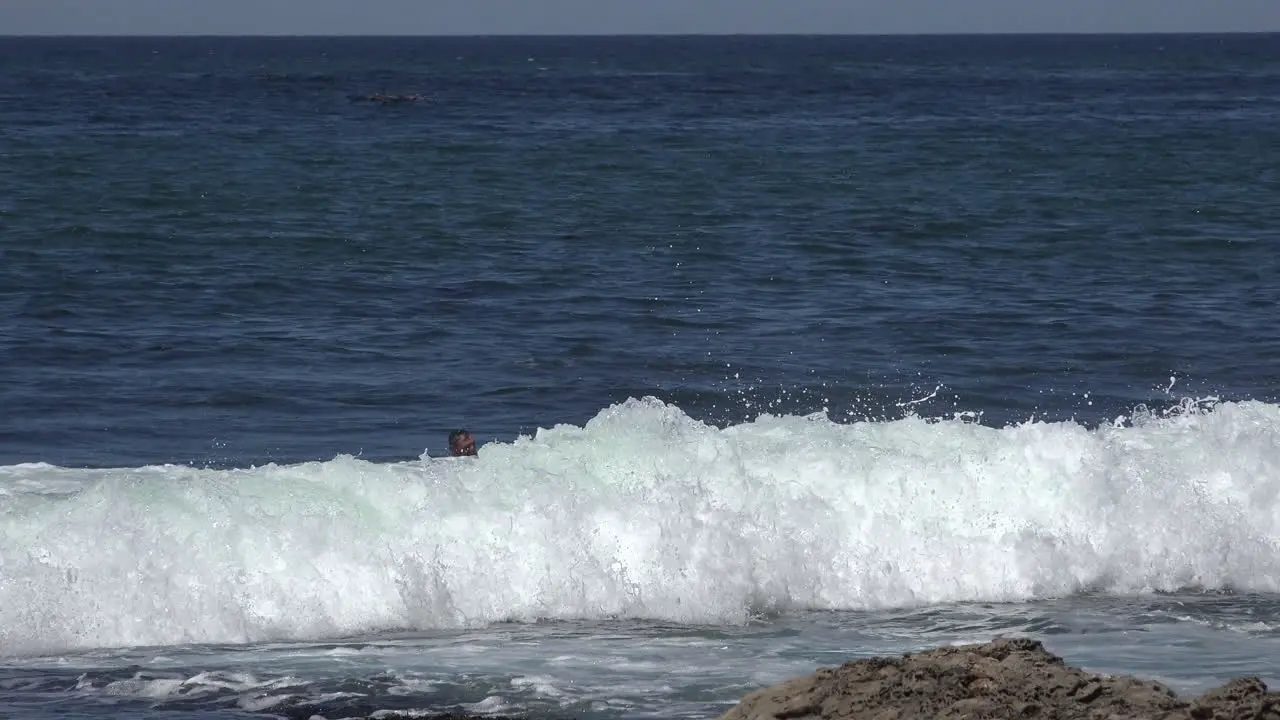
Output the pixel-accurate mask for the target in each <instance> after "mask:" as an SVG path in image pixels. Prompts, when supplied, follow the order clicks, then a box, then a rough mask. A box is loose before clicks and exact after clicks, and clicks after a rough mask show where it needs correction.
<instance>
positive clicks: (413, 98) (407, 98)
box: [354, 93, 428, 105]
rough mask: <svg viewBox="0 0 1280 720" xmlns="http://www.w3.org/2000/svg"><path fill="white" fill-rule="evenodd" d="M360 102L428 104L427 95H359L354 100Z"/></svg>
mask: <svg viewBox="0 0 1280 720" xmlns="http://www.w3.org/2000/svg"><path fill="white" fill-rule="evenodd" d="M354 99H355V100H356V101H358V102H376V103H381V104H383V105H395V104H399V103H413V102H426V101H427V100H428V98H427V96H426V95H418V94H416V93H415V94H412V95H386V94H383V93H373V94H372V95H357V96H356V97H355V98H354Z"/></svg>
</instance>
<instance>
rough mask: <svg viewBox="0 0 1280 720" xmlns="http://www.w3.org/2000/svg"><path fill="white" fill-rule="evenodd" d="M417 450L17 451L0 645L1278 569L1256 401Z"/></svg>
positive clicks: (1268, 429)
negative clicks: (274, 457)
mask: <svg viewBox="0 0 1280 720" xmlns="http://www.w3.org/2000/svg"><path fill="white" fill-rule="evenodd" d="M429 451H430V448H428V450H427V451H424V452H423V454H422V456H421V457H420V458H418V459H416V460H413V461H408V462H389V463H374V462H368V461H365V460H362V459H360V458H358V457H352V456H349V455H340V456H337V457H334V458H333V459H331V460H329V461H326V462H307V463H300V464H292V465H275V464H269V465H264V466H256V467H245V468H233V469H206V468H198V467H189V466H180V465H162V466H146V467H132V468H99V469H83V468H62V467H55V466H51V465H48V464H42V463H34V464H21V465H13V466H8V467H3V468H0V654H2V655H3V656H4V657H9V658H14V659H17V658H22V657H35V656H44V655H56V654H59V653H74V652H84V651H90V650H93V649H103V648H136V647H154V646H173V647H189V646H196V645H200V644H211V643H212V644H232V645H234V644H260V643H269V642H286V641H291V642H300V641H318V640H323V639H331V638H343V637H349V636H355V635H362V636H368V635H376V634H378V633H391V632H413V631H417V632H422V631H468V630H475V629H479V628H485V627H491V626H493V625H494V624H495V623H507V622H515V623H538V622H548V621H647V622H661V623H675V624H682V625H683V624H687V625H691V626H723V627H725V628H734V627H739V628H740V627H744V626H747V625H750V624H751V623H752V622H755V621H758V620H760V619H762V618H764V619H768V618H777V617H780V616H787V615H792V614H796V613H805V612H810V611H909V610H910V609H912V608H923V607H930V606H946V605H949V604H957V603H1015V604H1016V603H1027V602H1036V601H1047V600H1052V599H1055V598H1070V597H1073V596H1082V597H1083V596H1089V597H1095V596H1102V597H1115V598H1123V597H1128V596H1134V597H1141V596H1144V595H1149V594H1152V593H1175V592H1188V591H1194V592H1201V593H1203V592H1210V591H1212V592H1229V593H1246V594H1247V593H1264V594H1265V593H1275V592H1280V553H1277V547H1278V542H1280V514H1278V513H1277V508H1278V507H1280V506H1278V505H1277V493H1278V492H1280V406H1277V405H1274V404H1270V403H1265V402H1258V401H1243V402H1203V403H1201V402H1186V403H1184V404H1182V405H1181V406H1178V407H1176V408H1175V411H1173V412H1164V413H1158V412H1149V411H1140V412H1135V413H1133V414H1132V415H1129V416H1125V417H1120V418H1116V420H1115V421H1114V422H1111V423H1104V424H1101V425H1098V426H1095V427H1088V426H1085V425H1083V424H1080V423H1076V422H1072V421H1064V422H1043V421H1037V420H1034V419H1032V420H1028V421H1025V422H1022V423H1019V424H1014V425H1009V426H1005V427H990V426H986V425H983V424H980V423H978V422H974V421H973V420H972V419H971V418H968V417H965V416H963V415H962V416H957V417H949V418H927V417H917V416H910V417H906V418H903V419H900V420H893V421H866V422H834V421H832V420H831V419H829V418H828V417H827V416H826V415H824V414H816V415H809V416H785V415H783V416H774V415H761V416H760V417H758V418H757V419H755V420H754V421H751V422H746V423H743V424H737V425H730V426H727V427H718V426H715V425H711V424H707V423H704V422H700V421H697V420H694V419H692V418H691V417H689V416H688V415H686V414H685V413H684V412H683V411H682V410H681V409H680V408H679V407H677V406H675V405H672V404H667V403H664V402H662V401H659V400H657V399H654V398H641V399H632V400H628V401H626V402H623V403H619V404H616V405H613V406H610V407H607V408H605V409H603V410H601V411H600V412H599V413H598V414H597V415H596V416H595V417H594V418H592V419H591V420H590V421H589V422H587V423H585V424H584V425H583V426H581V427H579V426H573V425H559V426H555V427H551V428H545V429H541V430H539V431H537V432H536V433H533V434H531V435H524V436H521V437H519V438H517V439H515V440H514V441H512V442H492V443H489V444H486V445H484V446H483V447H482V448H481V450H480V453H479V456H478V457H477V458H444V457H434V456H433V455H432V454H430V452H429Z"/></svg>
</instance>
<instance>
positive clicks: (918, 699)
mask: <svg viewBox="0 0 1280 720" xmlns="http://www.w3.org/2000/svg"><path fill="white" fill-rule="evenodd" d="M784 718H785V719H786V720H854V719H855V718H856V719H857V720H916V719H917V718H920V719H922V720H923V719H925V718H930V719H931V718H939V719H943V718H951V719H954V720H959V719H960V718H968V719H971V720H977V719H978V718H1022V719H1026V718H1036V719H1043V720H1049V719H1053V720H1077V719H1080V720H1084V719H1086V718H1087V719H1088V720H1095V719H1096V720H1130V719H1136V718H1143V719H1144V720H1145V719H1146V718H1161V719H1162V720H1184V719H1185V720H1227V719H1228V718H1230V719H1232V720H1235V719H1237V718H1239V719H1241V720H1243V719H1244V718H1250V719H1257V720H1280V693H1273V692H1268V691H1267V686H1266V685H1264V684H1263V683H1262V681H1261V680H1259V679H1257V678H1239V679H1236V680H1233V681H1231V682H1229V683H1227V684H1226V685H1223V686H1222V687H1219V688H1217V689H1214V690H1210V691H1209V692H1207V693H1205V694H1204V695H1201V696H1200V697H1198V698H1194V699H1191V700H1185V699H1182V698H1179V697H1178V696H1177V695H1176V694H1175V693H1174V692H1173V691H1172V690H1170V689H1169V688H1167V687H1165V686H1164V685H1161V684H1160V683H1157V682H1153V681H1150V680H1140V679H1138V678H1134V677H1129V676H1123V675H1113V676H1107V675H1097V674H1094V673H1089V672H1085V671H1084V670H1080V669H1078V668H1073V667H1069V666H1068V665H1067V664H1066V663H1064V662H1063V661H1062V658H1059V657H1058V656H1056V655H1053V654H1052V653H1050V652H1048V651H1047V650H1045V649H1044V646H1042V645H1041V644H1040V643H1039V642H1038V641H1035V640H1028V639H1011V640H996V641H994V642H990V643H984V644H981V645H964V646H958V647H947V648H939V649H936V650H929V651H927V652H921V653H912V654H908V655H904V656H901V657H894V658H871V659H866V660H858V661H855V662H848V663H845V664H844V665H841V666H840V667H838V668H823V669H821V670H819V671H818V672H816V673H814V674H813V675H809V676H807V677H801V678H796V679H793V680H789V681H787V682H784V683H781V684H779V685H774V686H773V687H768V688H764V689H762V690H757V691H756V692H753V693H751V694H750V695H747V696H746V697H744V698H743V699H742V702H741V703H739V704H738V705H737V706H736V707H734V708H733V709H732V710H730V711H729V712H728V713H726V714H725V715H723V716H722V717H721V720H784Z"/></svg>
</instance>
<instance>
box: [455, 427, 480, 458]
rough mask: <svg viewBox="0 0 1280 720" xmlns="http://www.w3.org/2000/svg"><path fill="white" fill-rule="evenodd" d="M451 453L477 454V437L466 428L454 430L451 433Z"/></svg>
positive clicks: (462, 454) (457, 455) (456, 455)
mask: <svg viewBox="0 0 1280 720" xmlns="http://www.w3.org/2000/svg"><path fill="white" fill-rule="evenodd" d="M449 454H450V455H452V456H454V457H461V456H464V455H467V456H474V455H475V454H476V439H475V438H473V437H471V433H469V432H467V431H466V430H454V431H453V432H451V433H449Z"/></svg>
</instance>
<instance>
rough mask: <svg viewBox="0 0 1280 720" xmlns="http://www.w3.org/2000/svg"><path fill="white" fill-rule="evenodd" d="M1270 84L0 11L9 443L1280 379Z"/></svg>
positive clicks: (940, 401) (1102, 61)
mask: <svg viewBox="0 0 1280 720" xmlns="http://www.w3.org/2000/svg"><path fill="white" fill-rule="evenodd" d="M374 93H386V94H405V95H407V94H421V95H423V96H425V100H423V101H418V102H405V103H400V104H382V103H376V102H368V101H363V100H360V99H359V98H360V96H366V95H370V94H374ZM1278 112H1280V40H1278V39H1277V37H1276V36H1274V35H1259V36H1150V37H1142V36H1115V37H1088V36H1086V37H956V38H949V37H938V38H893V37H889V38H880V37H874V38H841V37H779V38H758V37H755V38H753V37H734V38H595V39H588V38H532V39H518V38H487V39H476V38H450V39H439V38H390V39H350V38H341V39H336V38H329V39H319V38H271V39H241V38H182V39H171V38H134V39H56V38H53V39H35V38H30V39H23V38H10V39H4V40H2V41H0V318H3V320H2V325H0V368H2V372H3V383H0V407H3V408H4V412H3V414H0V463H15V462H23V461H48V462H52V463H57V464H64V465H136V464H141V463H148V462H164V461H174V462H194V463H198V464H205V463H214V464H233V465H234V464H244V463H251V462H263V461H267V460H279V461H288V460H297V459H322V458H329V457H332V456H333V455H334V454H335V453H339V452H342V453H363V457H366V458H375V459H376V458H406V457H415V456H417V455H418V454H420V453H421V452H422V451H423V449H424V448H428V449H429V451H430V452H431V453H432V454H435V453H436V452H438V451H440V450H442V449H443V441H442V437H443V435H444V433H446V432H447V430H448V429H449V428H451V427H455V426H467V427H469V428H471V429H473V430H474V431H475V432H477V433H478V434H479V435H480V436H481V440H482V441H485V440H488V439H494V438H501V439H510V438H512V437H514V436H515V435H516V434H517V433H520V432H531V431H532V430H534V429H536V428H537V427H547V426H550V425H553V424H556V423H562V422H563V423H575V424H580V423H582V422H584V421H585V420H587V419H589V418H590V417H591V416H593V415H594V414H595V413H597V412H598V411H599V410H600V409H602V408H604V407H607V406H608V405H610V404H611V403H614V402H618V401H620V400H623V399H625V398H627V397H629V396H635V397H640V396H643V395H654V396H657V397H660V398H662V399H664V400H671V401H673V402H675V403H677V404H678V405H679V406H680V407H681V408H683V409H685V410H686V412H688V413H690V414H691V415H693V416H695V417H699V418H703V419H707V420H710V421H714V422H719V423H725V422H731V421H739V420H742V419H747V418H751V417H754V416H755V415H756V414H757V413H758V412H759V411H760V409H761V408H762V407H765V408H769V407H772V408H774V409H775V410H778V411H781V412H788V413H807V412H812V411H817V410H821V409H822V408H824V407H825V408H827V409H828V410H829V412H830V414H831V415H832V417H837V418H856V419H861V418H865V417H898V416H900V415H901V414H902V412H903V411H904V409H903V408H902V407H900V404H901V403H905V402H910V401H912V400H916V399H920V398H923V397H927V396H930V395H935V393H934V391H935V390H936V391H937V392H936V395H935V397H934V399H932V400H930V401H928V402H924V403H920V404H917V405H912V406H911V408H912V409H913V410H914V411H916V412H918V413H920V414H922V415H947V414H949V413H952V412H955V411H968V412H975V413H981V414H982V417H983V420H984V422H990V423H994V424H1003V423H1005V422H1010V421H1020V420H1025V419H1028V418H1030V417H1032V416H1035V417H1059V418H1060V417H1077V418H1080V419H1081V420H1084V421H1088V422H1097V421H1103V420H1108V419H1110V418H1111V417H1114V416H1115V415H1117V414H1120V413H1126V412H1129V411H1131V410H1132V408H1133V407H1134V406H1135V405H1138V404H1140V403H1148V404H1153V405H1160V404H1162V403H1163V404H1168V402H1169V401H1170V394H1168V393H1166V392H1165V390H1166V389H1168V388H1169V386H1170V384H1171V379H1173V378H1176V380H1175V381H1173V393H1172V395H1174V396H1177V395H1179V392H1178V391H1182V393H1183V394H1185V395H1190V396H1197V395H1208V394H1216V395H1220V396H1222V397H1229V398H1255V399H1274V398H1275V397H1276V396H1277V394H1278V392H1280V371H1277V368H1276V366H1275V364H1274V358H1275V357H1276V355H1277V353H1278V352H1280V332H1278V331H1277V330H1276V324H1275V320H1274V318H1275V316H1276V309H1277V300H1278V299H1280V289H1278V288H1280V283H1277V282H1276V277H1277V269H1278V268H1280V260H1277V257H1278V254H1277V252H1276V241H1277V239H1278V237H1280V230H1277V228H1280V206H1278V205H1277V203H1276V201H1275V199H1274V198H1276V197H1280V123H1277V122H1276V117H1277V113H1278ZM1085 393H1088V394H1089V399H1088V400H1084V399H1083V396H1084V394H1085ZM1174 399H1176V398H1174ZM1090 401H1091V402H1090ZM770 403H774V404H773V405H772V406H771V405H770Z"/></svg>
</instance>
